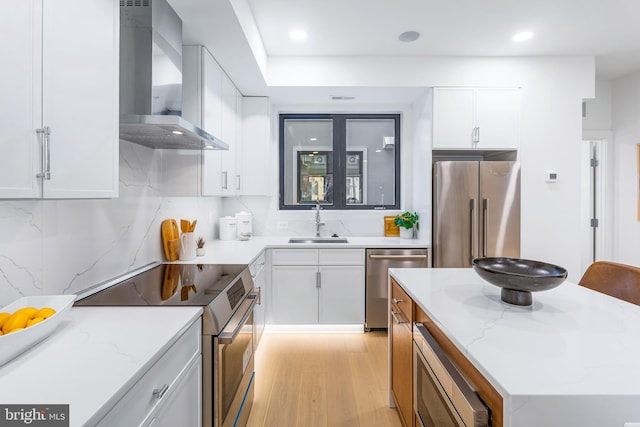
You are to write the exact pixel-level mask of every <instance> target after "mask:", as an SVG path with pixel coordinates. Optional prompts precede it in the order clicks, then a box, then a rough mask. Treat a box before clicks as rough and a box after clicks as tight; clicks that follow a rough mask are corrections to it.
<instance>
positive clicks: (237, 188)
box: [236, 175, 240, 190]
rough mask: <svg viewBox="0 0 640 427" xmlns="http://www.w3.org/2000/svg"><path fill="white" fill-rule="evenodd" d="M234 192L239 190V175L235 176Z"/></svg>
mask: <svg viewBox="0 0 640 427" xmlns="http://www.w3.org/2000/svg"><path fill="white" fill-rule="evenodd" d="M236 190H240V175H236Z"/></svg>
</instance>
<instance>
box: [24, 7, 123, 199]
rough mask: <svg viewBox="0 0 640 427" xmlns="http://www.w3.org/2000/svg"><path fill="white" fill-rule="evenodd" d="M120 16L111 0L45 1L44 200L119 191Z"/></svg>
mask: <svg viewBox="0 0 640 427" xmlns="http://www.w3.org/2000/svg"><path fill="white" fill-rule="evenodd" d="M80 17H81V18H80ZM119 17H120V8H119V4H118V2H114V1H113V0H93V1H83V0H44V1H43V54H42V55H43V60H42V61H43V76H42V85H43V108H42V123H43V125H44V126H49V127H50V128H51V136H50V150H51V151H50V153H51V156H50V159H51V179H50V180H45V181H44V185H43V196H44V197H45V198H102V197H116V196H117V195H118V165H119V162H118V149H119V136H118V134H119V127H118V126H119V125H118V121H119V104H118V93H119V88H118V84H119V83H118V75H119V66H118V64H119V59H118V54H119V43H120V41H119V28H120V26H119V22H120V21H119ZM13 38H14V37H13V36H12V39H13Z"/></svg>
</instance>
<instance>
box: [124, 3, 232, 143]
mask: <svg viewBox="0 0 640 427" xmlns="http://www.w3.org/2000/svg"><path fill="white" fill-rule="evenodd" d="M181 115H182V21H181V20H180V17H179V16H178V15H177V14H176V13H175V11H174V10H173V9H172V8H171V6H170V5H169V3H167V1H166V0H120V139H123V140H125V141H130V142H133V143H136V144H142V145H146V146H147V147H151V148H165V149H166V148H169V149H191V150H203V149H212V150H228V149H229V146H228V145H227V144H226V143H224V142H223V141H221V140H220V139H219V138H217V137H216V136H214V135H211V134H209V133H207V132H206V131H204V130H202V129H200V128H198V127H196V126H194V125H193V124H191V123H189V122H188V121H186V120H184V119H183V118H182V117H181Z"/></svg>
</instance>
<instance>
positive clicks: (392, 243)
mask: <svg viewBox="0 0 640 427" xmlns="http://www.w3.org/2000/svg"><path fill="white" fill-rule="evenodd" d="M291 237H300V236H291ZM344 237H346V238H347V240H348V243H289V237H288V236H287V237H284V236H253V237H251V239H249V240H245V241H240V240H209V241H208V242H207V244H206V245H205V248H206V253H205V255H204V256H199V257H196V259H194V260H192V261H176V262H179V263H197V264H249V263H250V262H251V261H253V260H254V259H255V258H256V257H257V256H258V255H259V254H260V252H262V251H263V250H264V249H268V248H300V249H309V248H325V249H354V248H357V249H368V248H416V249H419V248H428V247H429V244H428V243H427V242H426V241H424V240H417V239H402V238H400V237H357V236H344Z"/></svg>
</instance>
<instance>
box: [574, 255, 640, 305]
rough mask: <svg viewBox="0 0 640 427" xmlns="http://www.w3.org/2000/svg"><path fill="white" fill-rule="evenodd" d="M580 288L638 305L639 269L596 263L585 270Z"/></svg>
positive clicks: (604, 262) (615, 264) (639, 297)
mask: <svg viewBox="0 0 640 427" xmlns="http://www.w3.org/2000/svg"><path fill="white" fill-rule="evenodd" d="M578 284H579V285H580V286H584V287H586V288H590V289H593V290H595V291H598V292H602V293H603V294H607V295H611V296H612V297H616V298H619V299H621V300H625V301H627V302H630V303H632V304H636V305H640V268H638V267H633V266H630V265H625V264H617V263H614V262H608V261H596V262H594V263H593V264H591V265H590V266H589V268H587V271H585V272H584V275H583V276H582V279H580V282H579V283H578Z"/></svg>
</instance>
